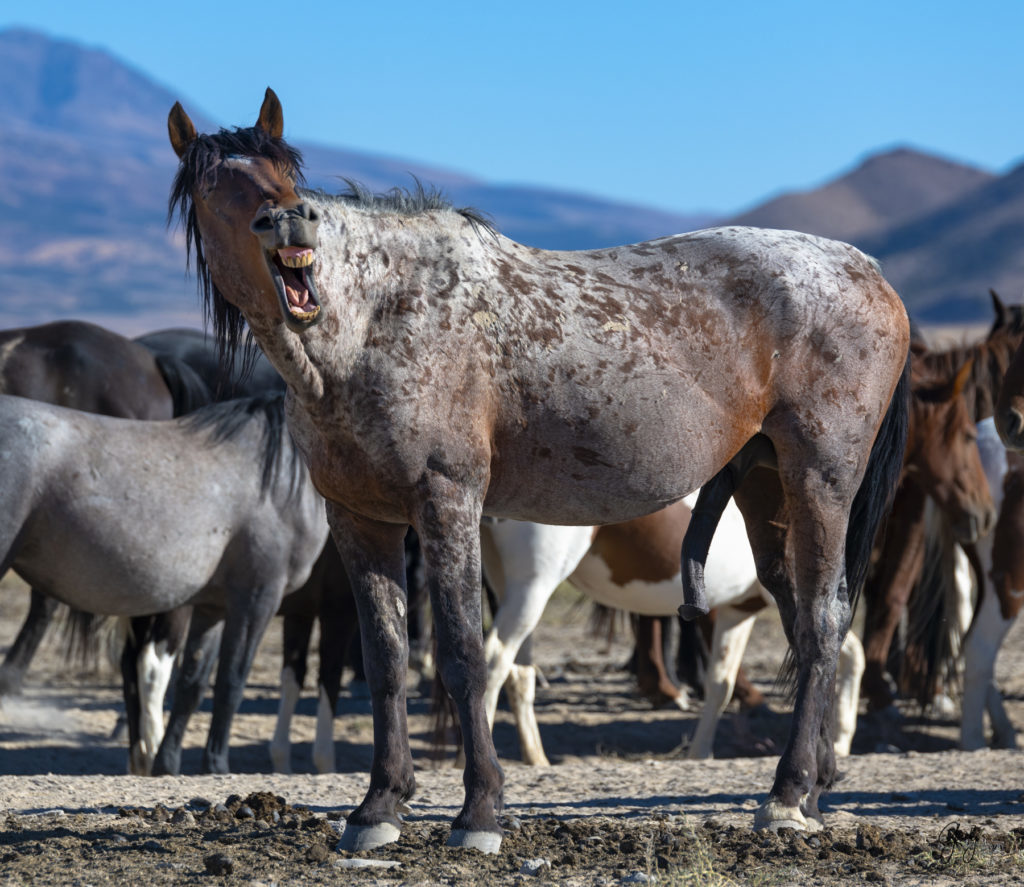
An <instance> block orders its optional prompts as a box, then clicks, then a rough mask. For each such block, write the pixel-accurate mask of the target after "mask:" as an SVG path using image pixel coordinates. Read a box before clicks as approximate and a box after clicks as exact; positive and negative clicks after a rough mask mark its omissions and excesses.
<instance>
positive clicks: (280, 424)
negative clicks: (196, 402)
mask: <svg viewBox="0 0 1024 887" xmlns="http://www.w3.org/2000/svg"><path fill="white" fill-rule="evenodd" d="M182 421H184V422H185V424H186V427H188V428H190V429H191V430H193V431H203V430H206V429H210V431H211V436H212V437H213V440H214V442H216V443H220V442H223V441H227V440H231V439H232V438H234V437H236V436H237V435H238V434H239V433H241V431H242V430H243V429H244V428H245V427H246V426H248V424H249V423H250V422H254V421H260V422H262V424H263V460H262V469H261V471H262V474H261V478H260V489H261V491H262V492H263V493H266V492H267V490H269V489H270V486H271V484H273V483H274V482H275V480H276V479H277V477H278V474H279V473H280V472H281V471H282V470H283V465H281V460H282V455H283V454H284V455H285V456H289V457H290V458H289V460H288V468H289V469H290V471H291V477H290V478H289V488H288V495H289V496H293V495H294V494H295V493H296V491H297V490H298V488H299V482H300V479H301V471H302V468H303V465H302V462H301V460H300V459H299V457H298V455H297V453H296V450H295V447H294V446H291V447H288V452H287V453H285V435H287V434H289V431H288V427H287V423H286V422H285V418H284V394H282V393H280V392H268V393H266V394H258V395H256V396H255V397H240V398H236V399H235V400H226V401H223V402H221V403H213V404H210V405H209V406H205V407H201V408H200V409H198V410H196V411H195V412H194V413H189V414H188V415H187V416H185V417H183V420H182ZM290 440H291V439H290V438H289V442H290Z"/></svg>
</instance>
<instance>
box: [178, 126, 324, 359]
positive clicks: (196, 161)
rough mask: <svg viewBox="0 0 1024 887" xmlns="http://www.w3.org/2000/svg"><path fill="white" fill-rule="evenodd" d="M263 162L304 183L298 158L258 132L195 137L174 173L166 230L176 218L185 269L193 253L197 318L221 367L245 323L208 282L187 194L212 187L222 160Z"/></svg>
mask: <svg viewBox="0 0 1024 887" xmlns="http://www.w3.org/2000/svg"><path fill="white" fill-rule="evenodd" d="M232 156H240V157H266V158H267V159H268V160H270V161H271V162H272V163H273V164H274V165H275V166H277V167H278V169H280V170H281V171H282V172H284V173H286V174H288V175H289V176H291V178H292V179H294V180H295V182H297V183H300V184H301V183H302V182H304V181H305V179H304V177H303V175H302V152H301V151H299V150H297V149H296V148H293V147H291V146H290V145H289V144H287V143H286V142H285V141H284V139H277V138H274V137H273V136H271V135H270V134H269V133H268V132H267V131H266V130H265V129H263V127H261V126H253V127H249V128H247V129H241V128H236V129H230V130H229V129H222V130H220V132H218V133H216V134H212V135H199V136H197V137H196V138H195V140H194V141H193V142H192V143H191V144H190V145H189V146H188V148H187V149H186V151H185V156H184V157H182V158H181V163H180V164H178V172H177V174H176V175H175V177H174V184H173V185H172V186H171V196H170V200H169V202H168V207H167V224H168V225H169V224H170V223H171V222H172V221H173V219H174V216H175V213H177V215H178V224H180V225H181V227H182V228H184V229H185V267H186V268H187V267H189V266H190V264H191V260H192V254H193V252H194V253H195V263H196V278H197V282H198V285H199V293H200V295H201V297H202V300H203V313H204V316H205V318H206V321H207V323H211V324H212V325H213V331H214V335H215V337H216V339H217V343H218V346H217V347H218V349H219V351H220V355H221V362H222V363H224V362H226V359H227V358H230V357H233V356H234V355H235V353H236V352H237V351H238V348H239V345H240V344H241V341H242V331H243V330H244V328H245V318H244V317H243V316H242V312H241V311H239V310H238V308H236V307H235V306H234V305H232V304H231V303H230V302H229V301H228V300H227V299H225V298H224V296H223V295H221V293H220V291H219V290H218V289H217V286H216V284H215V283H214V282H213V280H212V279H211V277H210V268H209V266H208V265H207V263H206V255H205V254H204V253H203V240H202V237H201V235H200V233H199V223H198V221H197V220H196V211H195V206H194V205H193V203H192V194H193V192H194V191H196V190H203V189H208V188H211V187H213V186H214V185H215V184H216V182H217V166H218V164H219V163H220V162H221V161H222V160H223V159H224V158H225V157H232ZM246 352H247V353H246V355H245V356H244V357H243V361H242V369H243V371H244V370H245V369H246V368H247V367H248V365H249V364H250V363H251V361H252V360H253V359H255V350H254V348H253V347H252V340H251V337H250V338H249V340H248V341H247V343H246Z"/></svg>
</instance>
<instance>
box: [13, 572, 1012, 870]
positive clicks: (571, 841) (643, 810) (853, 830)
mask: <svg viewBox="0 0 1024 887" xmlns="http://www.w3.org/2000/svg"><path fill="white" fill-rule="evenodd" d="M0 592H2V594H0V650H2V649H5V648H6V645H7V644H9V642H10V640H11V639H12V637H13V635H14V633H15V632H16V630H17V627H18V626H19V625H20V621H21V618H22V616H23V614H24V612H25V608H26V607H27V594H26V593H25V592H24V589H23V586H21V584H20V583H18V582H17V581H16V580H12V579H10V578H8V579H6V580H5V581H4V582H3V584H2V586H0ZM555 604H556V605H555V606H553V607H552V608H551V609H550V610H549V613H548V614H547V616H546V619H545V623H544V625H543V626H542V629H541V631H540V632H539V635H538V640H537V644H536V649H537V654H538V659H539V662H540V664H541V667H542V669H543V671H544V674H545V676H546V678H547V686H546V687H544V688H541V689H539V691H538V718H539V720H540V723H541V731H542V735H543V738H544V741H545V746H546V749H547V751H548V754H549V756H550V757H551V758H552V761H553V762H554V764H555V765H554V766H553V767H551V768H547V769H533V768H527V767H524V766H522V765H521V764H519V763H517V761H516V757H517V754H518V750H517V742H516V737H515V730H514V728H513V726H512V723H511V719H510V717H509V716H508V714H507V713H504V712H500V713H499V721H498V724H497V726H496V731H495V740H496V745H497V748H498V753H499V756H500V757H501V759H502V764H503V766H504V768H505V773H506V780H507V781H506V788H505V800H506V809H505V814H504V818H503V824H504V826H505V828H506V838H505V841H504V844H503V847H502V852H501V853H499V854H498V855H496V856H494V857H489V858H485V857H483V856H481V855H480V854H477V853H475V852H467V851H453V850H448V849H446V848H445V847H444V846H443V842H444V838H445V836H446V834H447V824H448V822H450V820H451V819H452V818H453V817H454V815H455V813H456V811H457V809H458V806H459V805H460V804H461V797H462V783H461V773H460V772H459V771H457V770H455V769H453V768H452V767H450V766H447V765H445V766H438V765H436V764H435V763H434V762H433V761H432V759H431V755H430V736H431V721H430V718H429V712H428V708H429V698H428V695H427V694H426V693H425V692H420V691H414V692H413V694H412V697H411V699H410V730H411V734H412V746H413V753H414V757H415V760H416V763H417V766H418V767H419V768H420V769H419V772H418V776H417V778H418V782H419V794H418V797H417V798H416V800H415V802H414V803H413V805H412V813H411V814H410V816H409V817H408V821H407V824H406V827H405V829H404V831H403V835H402V838H401V840H400V841H399V843H398V844H397V845H394V846H392V847H389V848H384V849H382V850H380V851H377V852H375V853H372V854H365V856H367V857H371V858H375V859H377V860H381V861H388V862H391V863H398V865H397V866H396V867H394V868H389V869H384V868H373V869H365V870H359V871H358V872H357V873H352V872H349V871H348V869H347V868H345V867H346V866H349V865H351V864H352V863H351V862H350V861H348V860H347V858H346V854H343V853H339V852H338V851H336V850H335V849H334V845H335V843H336V837H337V827H338V826H339V825H340V823H337V820H339V819H341V818H343V816H344V814H345V813H347V811H348V810H350V809H351V808H352V806H354V805H355V804H356V803H358V801H359V800H360V799H361V797H362V794H363V792H364V791H365V788H366V785H367V776H366V770H367V767H368V764H369V761H370V754H371V748H370V738H371V721H370V707H369V703H368V701H367V700H366V699H365V698H363V697H361V696H359V695H358V694H353V693H351V692H345V693H344V694H343V698H342V700H341V704H340V710H341V714H340V716H339V717H338V719H337V721H336V729H335V737H336V751H337V763H338V769H339V772H338V773H337V774H332V775H325V776H320V775H312V774H311V773H310V771H311V769H312V765H311V740H312V737H313V723H314V715H315V701H314V699H313V696H312V693H311V692H308V693H307V697H306V699H305V700H304V701H303V703H302V704H301V705H300V709H299V716H298V717H297V718H296V722H295V725H294V729H293V735H294V737H295V740H296V745H295V748H294V756H293V763H294V767H295V770H296V775H292V776H283V775H268V774H267V773H266V771H267V770H268V769H269V757H268V755H267V752H266V741H267V739H268V738H269V737H270V735H271V732H272V729H273V722H274V717H275V714H276V706H277V674H278V670H279V667H280V626H279V624H277V623H275V624H273V625H272V626H271V629H270V632H269V633H268V635H267V637H266V638H265V640H264V643H263V645H262V648H261V651H260V654H259V656H258V657H257V664H256V667H255V669H254V672H253V675H252V677H251V680H250V685H249V689H248V692H247V694H246V698H245V702H244V703H243V706H242V710H241V712H240V713H239V716H238V717H237V719H236V721H235V727H234V731H233V746H232V752H231V764H232V768H233V769H234V770H235V771H236V772H235V773H234V774H233V775H231V776H219V777H212V776H199V775H185V776H181V777H176V778H160V779H143V778H138V777H130V776H126V775H123V774H124V770H125V761H126V755H125V748H124V743H123V741H122V740H119V739H114V738H112V737H111V734H112V733H113V732H114V730H115V727H116V725H117V719H118V713H119V711H120V710H121V708H122V706H121V703H120V698H119V694H120V688H119V685H118V683H117V680H116V677H115V671H114V669H113V668H112V667H111V666H109V665H103V666H101V667H100V668H97V669H92V670H86V669H83V668H81V667H78V666H74V667H68V660H67V657H66V656H65V654H64V652H63V650H62V648H61V646H60V644H59V643H58V642H55V641H52V640H51V641H50V642H49V643H48V645H47V647H46V648H45V650H44V651H43V653H42V654H41V656H40V657H39V661H38V662H37V663H36V664H35V666H34V668H33V671H32V673H31V675H30V678H29V681H28V684H27V687H26V689H25V694H24V696H22V697H21V698H19V699H16V700H7V701H5V702H4V703H3V705H2V707H0V749H2V764H0V773H2V775H0V822H3V824H4V827H3V828H2V829H0V878H2V879H4V880H5V881H6V882H10V883H29V882H37V883H67V884H114V883H125V882H129V881H130V882H135V883H141V882H144V881H145V882H149V883H152V884H163V883H190V882H193V881H196V882H198V881H203V882H208V881H209V879H210V878H211V877H216V878H223V879H224V880H225V881H226V882H228V883H244V884H261V883H266V884H269V883H307V882H308V883H321V882H336V881H338V880H339V879H343V878H347V877H357V878H359V879H360V880H362V881H365V882H367V883H370V882H372V883H388V884H392V883H394V884H399V883H408V884H447V883H529V882H530V881H532V878H533V877H537V878H538V879H539V880H542V881H545V882H555V883H568V884H595V885H602V884H603V885H609V884H619V883H646V882H649V881H645V879H657V880H658V882H660V883H668V884H690V883H694V884H696V883H719V884H729V883H740V884H762V885H765V884H786V883H792V882H794V881H800V882H803V883H806V884H834V883H837V882H838V883H842V884H847V883H849V884H852V883H858V884H859V883H863V882H865V881H869V882H878V883H893V884H896V883H900V884H904V883H906V884H913V883H921V884H925V883H927V884H931V883H950V884H952V883H957V884H960V883H976V884H997V883H999V884H1003V883H1013V882H1020V881H1024V769H1022V764H1024V760H1022V759H1021V757H1020V756H1019V753H1018V752H1012V751H999V752H996V751H987V752H975V753H963V752H960V751H957V750H956V747H955V740H956V734H957V725H956V723H955V721H954V720H953V719H945V720H928V719H924V718H921V717H919V716H917V715H915V714H914V713H913V712H912V711H910V710H909V709H906V710H904V718H903V720H902V722H900V723H896V722H893V721H892V720H889V719H885V718H877V719H867V718H864V717H862V719H861V724H860V725H859V727H858V733H857V736H856V738H855V741H854V751H855V754H854V755H853V756H852V757H851V758H849V759H848V760H846V761H845V762H843V764H842V767H841V769H842V770H843V772H844V778H843V780H842V781H841V782H840V783H839V784H838V785H837V786H836V789H835V790H834V791H833V792H832V793H831V794H830V795H829V796H828V798H827V802H826V805H825V809H826V816H827V819H828V825H829V827H828V829H827V830H826V831H825V832H823V833H821V834H820V835H816V836H810V837H808V836H803V835H797V834H794V833H786V832H785V831H784V832H783V833H782V834H781V835H779V836H774V835H762V834H756V833H754V832H752V831H751V830H750V825H751V823H752V818H753V810H754V808H755V807H756V806H757V804H758V803H760V801H761V800H763V798H764V796H765V794H766V792H767V789H768V787H769V785H770V783H771V779H772V775H773V771H774V767H775V763H776V755H777V753H778V750H779V748H780V747H781V745H782V743H783V742H784V738H785V734H786V729H787V724H788V717H787V716H786V715H785V713H784V712H785V705H784V703H783V701H782V699H781V698H780V697H779V696H778V694H776V693H775V692H774V691H773V686H772V685H773V680H774V676H775V673H776V670H777V668H778V665H779V662H780V661H781V650H782V649H783V648H784V643H783V640H782V635H781V630H780V628H779V625H778V622H777V619H773V618H770V617H765V616H762V618H761V620H760V622H759V625H758V628H757V629H755V632H754V637H753V640H752V642H751V648H750V650H749V651H748V654H747V658H746V662H745V665H746V667H747V668H748V671H749V673H750V675H751V677H752V678H753V679H754V681H755V683H757V684H758V685H759V686H760V687H761V688H762V689H763V690H764V691H765V692H766V693H768V695H769V703H770V706H771V708H772V709H773V711H769V712H756V713H747V714H740V713H739V712H736V711H733V710H730V713H729V714H727V716H726V719H725V720H724V721H723V723H722V725H721V728H720V731H719V736H718V741H717V744H716V755H717V756H718V759H717V760H715V761H711V762H706V763H701V762H690V761H687V760H685V759H683V758H682V757H681V754H682V752H681V749H682V747H683V744H684V742H685V737H686V736H687V735H688V734H689V733H690V732H692V730H693V728H694V726H695V725H696V717H697V713H696V712H694V713H681V712H679V711H676V710H659V711H652V710H651V709H650V707H649V706H647V705H646V704H645V703H644V702H643V701H642V700H640V699H638V698H637V697H636V696H635V694H634V693H633V689H632V681H631V678H630V677H629V676H628V675H627V674H626V673H625V672H624V671H623V670H622V669H621V665H622V663H623V662H625V660H626V659H627V657H628V654H629V648H628V644H627V640H628V638H627V637H626V636H625V634H623V635H622V636H621V637H620V639H618V640H617V641H615V642H613V643H610V644H609V643H606V642H605V641H604V640H600V641H598V640H595V639H594V638H592V637H590V636H589V634H588V632H587V617H588V609H587V608H586V607H580V606H575V605H574V604H573V603H572V600H571V599H570V598H569V597H567V596H561V597H560V598H559V599H557V600H556V601H555ZM1022 665H1024V650H1022V644H1021V633H1020V630H1019V629H1015V630H1014V631H1013V632H1012V633H1011V635H1010V638H1009V640H1008V642H1007V645H1006V648H1005V649H1004V653H1003V655H1002V656H1001V658H1000V662H999V667H998V674H999V678H1000V681H1001V684H1002V686H1003V687H1004V690H1005V691H1006V693H1007V695H1008V697H1009V699H1010V704H1009V705H1010V711H1011V715H1013V716H1014V717H1015V719H1016V720H1017V721H1018V722H1024V669H1022V668H1021V666H1022ZM314 673H315V672H314ZM208 723H209V706H208V704H207V705H206V706H204V709H203V710H202V711H201V712H200V713H199V714H198V715H197V716H196V717H195V718H194V719H193V724H192V725H191V727H190V731H189V735H188V737H187V739H186V750H185V754H184V757H183V769H184V771H185V773H187V774H195V773H196V771H197V769H198V767H199V761H200V749H201V747H202V744H203V742H204V741H205V733H206V729H207V726H208ZM253 793H262V794H258V795H253ZM268 793H269V794H268ZM250 796H251V797H250ZM535 860H541V862H539V863H536V866H534V867H536V868H538V872H537V874H536V875H533V874H531V872H532V871H533V868H534V867H531V865H532V862H531V861H535ZM229 868H230V869H231V872H228V869H229ZM211 873H212V874H211Z"/></svg>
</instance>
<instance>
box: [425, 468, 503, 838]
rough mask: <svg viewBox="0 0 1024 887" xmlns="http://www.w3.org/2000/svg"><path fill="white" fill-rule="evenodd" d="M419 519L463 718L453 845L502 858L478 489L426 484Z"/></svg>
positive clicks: (440, 645) (443, 668)
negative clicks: (461, 789)
mask: <svg viewBox="0 0 1024 887" xmlns="http://www.w3.org/2000/svg"><path fill="white" fill-rule="evenodd" d="M424 486H425V493H426V496H425V501H424V503H423V505H422V507H421V509H420V513H419V514H418V515H417V525H416V531H417V533H419V536H420V544H421V545H422V547H423V556H424V560H425V561H426V565H427V588H428V590H429V592H430V602H431V605H432V608H433V611H434V628H435V631H436V635H437V658H438V667H439V671H440V674H441V680H442V681H443V682H444V686H445V689H446V690H447V691H448V693H449V695H450V696H451V697H452V700H453V701H454V702H455V707H456V709H457V711H458V713H459V722H460V724H461V725H462V741H463V747H464V750H465V757H466V768H465V771H464V773H463V784H464V785H465V787H466V800H465V804H464V805H463V807H462V810H461V812H460V813H459V815H458V816H457V817H456V818H455V822H454V823H453V824H452V833H451V836H450V837H449V839H448V844H449V846H453V847H469V848H473V849H476V850H481V851H483V852H485V853H497V852H498V849H499V848H500V846H501V834H502V833H501V829H500V828H499V827H498V821H497V819H496V817H495V810H496V808H497V807H498V806H500V803H501V788H502V784H503V783H504V774H503V773H502V771H501V767H500V766H499V765H498V757H497V755H496V754H495V751H494V743H493V741H492V739H491V730H490V726H489V724H488V722H487V714H486V711H485V708H484V688H485V684H486V669H485V660H484V646H483V641H482V626H481V612H480V609H481V608H480V575H481V574H480V530H479V527H480V514H481V504H482V503H481V501H480V499H479V498H478V497H477V496H476V495H475V491H467V490H466V489H465V488H463V487H461V486H460V485H458V484H456V483H455V482H453V481H451V480H450V479H449V478H447V477H445V476H443V475H442V474H441V473H440V472H435V473H433V474H431V475H430V477H429V478H427V479H426V480H425V482H424Z"/></svg>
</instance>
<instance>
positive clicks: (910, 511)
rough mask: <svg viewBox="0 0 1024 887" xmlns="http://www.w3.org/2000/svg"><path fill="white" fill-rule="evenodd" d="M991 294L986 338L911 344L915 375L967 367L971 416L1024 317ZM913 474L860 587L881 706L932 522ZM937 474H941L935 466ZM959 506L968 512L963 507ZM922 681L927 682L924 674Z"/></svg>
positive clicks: (988, 408) (873, 699) (987, 396)
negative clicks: (934, 346) (894, 642)
mask: <svg viewBox="0 0 1024 887" xmlns="http://www.w3.org/2000/svg"><path fill="white" fill-rule="evenodd" d="M991 295H992V304H993V308H994V311H995V315H996V317H995V322H994V323H993V326H992V328H991V329H990V330H989V333H988V335H987V336H986V337H985V338H984V339H982V340H980V341H978V342H973V343H970V344H966V345H958V346H955V347H951V348H945V349H942V350H936V349H929V348H927V347H925V346H924V345H923V343H921V344H920V345H915V357H914V365H915V370H916V373H917V376H918V378H919V379H924V378H927V377H931V378H933V379H939V380H947V379H949V378H950V377H951V376H952V375H953V374H954V373H956V372H957V371H958V370H961V369H962V368H965V367H969V368H970V369H969V370H967V371H966V378H964V379H963V380H962V383H961V385H960V387H961V391H962V394H963V398H964V401H965V404H966V409H967V417H968V419H969V420H970V421H972V422H975V423H977V422H980V421H982V420H983V419H986V418H988V417H989V416H991V415H992V412H993V409H994V405H995V402H996V399H997V397H998V396H999V393H1000V387H1001V384H1002V380H1003V375H1004V373H1005V372H1006V368H1007V365H1008V363H1009V361H1010V357H1011V356H1012V355H1013V353H1014V350H1015V349H1016V348H1017V346H1018V344H1019V343H1020V342H1021V340H1022V338H1024V318H1022V315H1021V310H1020V307H1019V306H1015V305H1014V306H1006V305H1004V304H1003V302H1002V301H1001V300H1000V299H999V297H998V296H997V295H996V294H995V293H994V292H993V293H991ZM931 399H932V400H934V398H931ZM931 409H932V410H933V415H932V417H931V419H930V420H926V421H927V422H930V423H932V424H934V423H935V422H936V421H937V420H938V419H939V418H940V417H939V415H938V411H941V410H943V409H946V408H944V407H942V406H941V403H940V402H936V403H934V404H933V406H932V407H931ZM918 427H919V428H920V429H922V430H924V429H925V428H926V424H920V423H919V426H918ZM948 427H955V426H948ZM960 427H961V430H962V433H964V434H973V433H976V432H973V431H970V430H969V429H968V428H967V426H966V425H964V424H962V420H961V424H960ZM915 436H916V437H918V439H919V440H920V441H922V442H925V441H926V440H927V439H928V438H927V434H925V435H924V436H921V435H920V434H918V435H915ZM940 441H941V436H940V437H937V438H933V443H939V442H940ZM935 455H936V458H935V459H933V460H932V463H933V464H934V465H935V467H936V469H938V470H939V471H940V472H941V470H942V464H941V452H936V454H935ZM967 476H968V475H964V477H967ZM975 476H976V475H975ZM919 480H920V478H919V477H918V476H915V474H914V473H913V472H912V473H908V474H905V475H903V477H902V478H901V482H900V485H899V487H898V489H897V491H896V495H895V498H894V501H893V511H892V514H891V515H890V517H889V520H888V522H887V532H886V535H885V538H884V539H883V540H882V541H881V546H882V548H881V551H880V552H879V556H878V559H877V567H876V569H875V571H874V574H873V575H872V576H871V577H870V578H869V580H868V585H867V587H866V589H865V597H866V603H867V613H866V617H865V626H864V629H865V634H864V653H865V656H866V659H867V662H866V667H865V671H864V679H863V682H862V684H861V688H862V692H863V694H864V696H865V697H866V698H867V700H868V708H869V709H870V710H880V709H884V708H887V707H888V706H890V705H891V704H892V702H893V692H892V689H891V687H890V684H889V681H888V680H887V679H886V667H887V660H888V657H889V648H890V645H891V642H892V637H893V634H894V632H895V629H896V626H897V625H898V624H899V620H900V618H901V614H902V612H903V610H904V608H905V607H906V605H907V603H908V601H909V600H910V596H911V594H912V592H913V590H914V586H915V583H916V582H917V580H918V577H919V576H920V575H921V567H922V563H923V558H924V551H925V544H926V541H927V540H928V538H929V536H928V535H927V534H926V530H934V529H935V528H934V527H929V526H928V514H927V512H926V508H925V505H926V498H927V493H926V492H925V490H924V489H923V487H922V485H921V483H920V482H919ZM936 480H937V481H940V482H941V481H942V477H941V474H940V475H938V476H937V477H936ZM944 484H945V486H946V487H947V489H949V490H950V492H954V491H955V489H956V488H955V487H954V486H953V485H951V484H950V482H949V479H948V475H947V479H946V480H945V481H944ZM966 493H967V491H966V490H963V489H961V491H960V495H961V496H964V495H965V494H966ZM947 501H948V500H947ZM965 501H966V500H965ZM962 514H964V515H965V516H966V514H967V513H966V512H962ZM981 517H983V513H982V512H979V511H976V512H975V518H977V519H980V518H981ZM987 526H991V524H987ZM982 529H983V527H982V526H981V525H980V524H978V525H976V526H975V527H974V529H973V530H972V527H971V525H970V521H967V522H966V523H965V522H961V524H960V527H959V533H957V535H958V536H959V538H960V541H961V543H963V544H967V543H969V542H970V540H971V536H972V535H978V534H979V533H980V532H981V531H982ZM927 682H930V678H929V679H928V680H927V681H926V683H927ZM916 689H917V692H918V693H919V694H923V692H924V691H923V690H922V688H921V687H918V688H916Z"/></svg>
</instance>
